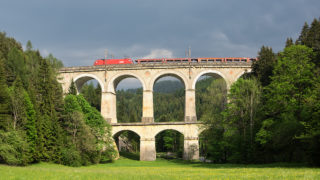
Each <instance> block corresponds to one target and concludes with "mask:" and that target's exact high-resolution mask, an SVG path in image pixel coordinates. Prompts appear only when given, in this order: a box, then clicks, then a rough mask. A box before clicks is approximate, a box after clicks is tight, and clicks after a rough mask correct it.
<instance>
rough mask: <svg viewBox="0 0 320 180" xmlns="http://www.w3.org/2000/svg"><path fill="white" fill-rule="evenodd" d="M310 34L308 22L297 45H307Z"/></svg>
mask: <svg viewBox="0 0 320 180" xmlns="http://www.w3.org/2000/svg"><path fill="white" fill-rule="evenodd" d="M308 32H309V25H308V23H307V22H305V23H304V25H303V28H302V30H301V33H300V36H299V38H298V39H297V41H296V45H298V44H299V45H305V44H306V43H307V38H308Z"/></svg>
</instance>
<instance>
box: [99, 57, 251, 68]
mask: <svg viewBox="0 0 320 180" xmlns="http://www.w3.org/2000/svg"><path fill="white" fill-rule="evenodd" d="M256 60H257V59H256V58H247V57H236V58H235V57H226V58H216V57H209V58H159V59H136V60H134V61H133V60H131V58H124V59H98V60H96V61H95V62H94V66H98V65H111V64H145V63H150V64H154V63H210V62H247V63H249V62H253V61H256Z"/></svg>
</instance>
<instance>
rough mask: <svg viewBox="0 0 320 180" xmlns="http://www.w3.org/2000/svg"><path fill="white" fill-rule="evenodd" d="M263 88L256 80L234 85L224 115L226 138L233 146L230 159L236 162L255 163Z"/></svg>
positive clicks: (242, 81) (238, 82)
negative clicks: (254, 155)
mask: <svg viewBox="0 0 320 180" xmlns="http://www.w3.org/2000/svg"><path fill="white" fill-rule="evenodd" d="M260 97H261V87H260V84H259V82H258V81H257V80H255V79H241V78H240V79H239V80H238V81H237V82H235V83H234V84H232V86H231V88H230V93H229V96H228V99H229V103H228V106H227V109H226V110H225V112H223V114H224V124H225V128H226V131H225V133H224V136H225V138H227V139H228V141H229V142H231V143H230V145H231V150H232V154H231V155H230V159H231V160H232V161H234V162H246V163H247V162H253V161H254V157H253V152H254V151H255V149H254V148H255V147H254V138H255V134H256V132H257V130H258V128H257V124H258V122H257V114H258V112H259V106H260Z"/></svg>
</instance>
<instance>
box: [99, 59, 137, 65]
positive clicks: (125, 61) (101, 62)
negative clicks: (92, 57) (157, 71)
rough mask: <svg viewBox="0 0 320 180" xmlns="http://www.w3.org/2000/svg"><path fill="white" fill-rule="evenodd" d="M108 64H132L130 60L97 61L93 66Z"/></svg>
mask: <svg viewBox="0 0 320 180" xmlns="http://www.w3.org/2000/svg"><path fill="white" fill-rule="evenodd" d="M110 64H133V62H132V60H131V59H130V58H124V59H98V60H96V61H95V62H94V64H93V65H94V66H99V65H110Z"/></svg>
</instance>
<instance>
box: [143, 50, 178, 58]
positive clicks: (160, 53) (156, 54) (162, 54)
mask: <svg viewBox="0 0 320 180" xmlns="http://www.w3.org/2000/svg"><path fill="white" fill-rule="evenodd" d="M143 58H144V59H152V58H173V53H172V51H170V50H167V49H153V50H151V52H150V53H149V54H148V55H146V56H144V57H143Z"/></svg>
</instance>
